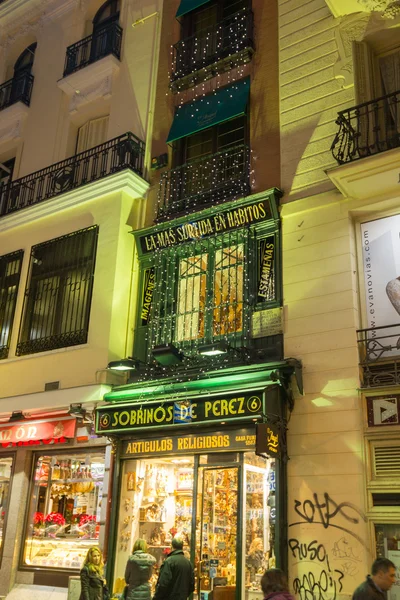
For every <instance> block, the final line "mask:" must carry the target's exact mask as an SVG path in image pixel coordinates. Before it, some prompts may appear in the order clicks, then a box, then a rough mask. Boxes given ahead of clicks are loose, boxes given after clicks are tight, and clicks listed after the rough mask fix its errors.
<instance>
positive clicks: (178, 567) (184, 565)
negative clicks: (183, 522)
mask: <svg viewBox="0 0 400 600" xmlns="http://www.w3.org/2000/svg"><path fill="white" fill-rule="evenodd" d="M171 547H172V552H170V554H169V555H168V556H167V558H166V559H165V561H164V562H163V564H162V565H161V567H160V573H159V575H158V580H157V584H156V591H155V594H154V596H153V600H186V599H187V598H188V597H189V596H190V594H191V593H192V592H193V591H194V571H193V567H192V565H191V562H190V560H188V559H187V558H186V557H185V555H184V553H183V541H182V540H181V539H180V538H173V540H172V542H171Z"/></svg>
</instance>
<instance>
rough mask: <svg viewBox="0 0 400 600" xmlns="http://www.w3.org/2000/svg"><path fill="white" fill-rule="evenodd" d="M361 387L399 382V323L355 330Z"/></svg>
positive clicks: (373, 386)
mask: <svg viewBox="0 0 400 600" xmlns="http://www.w3.org/2000/svg"><path fill="white" fill-rule="evenodd" d="M357 343H358V355H359V361H360V371H361V387H362V388H376V387H386V386H394V385H399V384H400V324H398V323H397V324H394V325H385V326H383V327H371V328H369V329H359V330H358V331H357Z"/></svg>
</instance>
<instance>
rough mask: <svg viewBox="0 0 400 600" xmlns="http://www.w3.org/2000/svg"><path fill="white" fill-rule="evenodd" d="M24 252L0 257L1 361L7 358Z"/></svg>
mask: <svg viewBox="0 0 400 600" xmlns="http://www.w3.org/2000/svg"><path fill="white" fill-rule="evenodd" d="M23 257H24V251H23V250H18V251H17V252H12V253H11V254H5V255H4V256H0V359H1V358H7V356H8V351H9V349H10V339H11V332H12V326H13V321H14V314H15V305H16V303H17V296H18V287H19V280H20V276H21V267H22V260H23Z"/></svg>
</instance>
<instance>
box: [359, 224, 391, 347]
mask: <svg viewBox="0 0 400 600" xmlns="http://www.w3.org/2000/svg"><path fill="white" fill-rule="evenodd" d="M361 238H362V256H363V266H364V281H365V304H366V312H367V327H368V328H369V327H382V326H384V325H392V324H395V323H400V215H395V216H393V217H386V218H384V219H376V220H375V221H369V222H368V223H362V224H361ZM391 333H397V334H399V333H400V329H398V328H396V330H394V329H393V330H391V329H388V330H386V331H385V330H383V331H381V332H379V334H378V335H379V337H381V336H388V338H386V339H385V340H382V342H383V343H384V344H385V345H392V346H396V340H397V338H398V335H397V336H396V337H395V336H393V337H392V336H391V335H390V334H391ZM394 352H395V353H396V354H400V350H399V349H395V350H393V351H392V352H391V354H393V353H394Z"/></svg>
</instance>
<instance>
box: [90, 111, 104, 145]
mask: <svg viewBox="0 0 400 600" xmlns="http://www.w3.org/2000/svg"><path fill="white" fill-rule="evenodd" d="M107 130H108V116H107V117H101V118H100V119H93V121H89V135H88V147H87V149H89V148H94V147H95V146H99V145H100V144H102V143H103V142H105V141H106V139H107Z"/></svg>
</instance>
